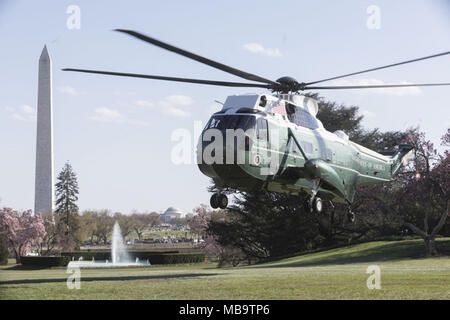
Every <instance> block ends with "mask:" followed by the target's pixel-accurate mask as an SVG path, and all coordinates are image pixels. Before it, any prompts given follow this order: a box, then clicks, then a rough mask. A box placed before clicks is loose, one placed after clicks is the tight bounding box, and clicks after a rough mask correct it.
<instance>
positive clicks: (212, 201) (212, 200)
mask: <svg viewBox="0 0 450 320" xmlns="http://www.w3.org/2000/svg"><path fill="white" fill-rule="evenodd" d="M209 204H210V205H211V208H213V209H217V208H218V207H219V194H217V193H214V194H213V195H212V196H211V198H210V199H209Z"/></svg>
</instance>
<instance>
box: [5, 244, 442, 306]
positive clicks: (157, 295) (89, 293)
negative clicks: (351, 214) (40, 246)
mask: <svg viewBox="0 0 450 320" xmlns="http://www.w3.org/2000/svg"><path fill="white" fill-rule="evenodd" d="M438 248H440V249H441V250H442V251H446V252H450V239H448V238H447V239H440V240H439V241H438ZM422 251H423V244H422V241H420V240H408V241H395V242H387V241H379V242H371V243H365V244H359V245H355V246H350V247H346V248H339V249H333V250H329V251H324V252H320V253H313V254H308V255H302V256H297V257H293V258H289V259H284V260H280V261H277V262H271V263H266V264H260V265H254V266H248V267H240V268H225V269H219V268H216V267H215V265H210V264H197V265H177V266H155V267H148V268H147V267H145V268H139V269H134V268H127V269H103V270H99V269H97V270H94V269H90V270H86V269H84V270H81V277H82V279H81V289H80V290H69V289H68V288H67V286H66V279H67V276H68V275H67V274H66V270H65V269H58V268H54V269H45V270H25V269H17V268H12V266H7V267H3V268H2V269H0V299H450V258H449V257H439V258H428V259H425V258H422V257H421V253H422ZM374 264H375V265H378V266H380V268H381V289H380V290H369V289H368V288H367V287H366V281H367V278H368V276H369V275H368V274H366V269H367V267H368V266H369V265H374Z"/></svg>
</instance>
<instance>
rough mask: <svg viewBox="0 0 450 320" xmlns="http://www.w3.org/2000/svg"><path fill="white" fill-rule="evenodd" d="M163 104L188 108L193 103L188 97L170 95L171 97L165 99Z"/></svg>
mask: <svg viewBox="0 0 450 320" xmlns="http://www.w3.org/2000/svg"><path fill="white" fill-rule="evenodd" d="M165 102H167V103H169V104H172V105H178V106H189V105H191V104H192V103H193V102H194V100H193V99H192V98H191V97H188V96H183V95H172V96H168V97H166V99H165Z"/></svg>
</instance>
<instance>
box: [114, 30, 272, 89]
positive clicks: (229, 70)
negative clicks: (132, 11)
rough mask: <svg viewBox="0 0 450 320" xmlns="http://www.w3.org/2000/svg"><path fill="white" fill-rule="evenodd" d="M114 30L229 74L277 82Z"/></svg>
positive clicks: (142, 36) (149, 39) (136, 35)
mask: <svg viewBox="0 0 450 320" xmlns="http://www.w3.org/2000/svg"><path fill="white" fill-rule="evenodd" d="M114 31H118V32H122V33H126V34H128V35H130V36H132V37H135V38H137V39H140V40H142V41H145V42H147V43H150V44H153V45H155V46H157V47H160V48H163V49H166V50H168V51H171V52H174V53H177V54H179V55H182V56H184V57H187V58H190V59H193V60H195V61H198V62H200V63H203V64H206V65H208V66H210V67H213V68H216V69H219V70H222V71H224V72H227V73H231V74H233V75H235V76H238V77H240V78H243V79H246V80H250V81H257V82H262V83H267V84H271V85H277V83H276V82H273V81H272V80H269V79H265V78H262V77H260V76H257V75H255V74H252V73H247V72H244V71H241V70H239V69H235V68H232V67H230V66H227V65H225V64H222V63H220V62H217V61H213V60H210V59H208V58H204V57H201V56H199V55H197V54H195V53H192V52H189V51H186V50H183V49H180V48H177V47H175V46H172V45H170V44H168V43H165V42H162V41H159V40H156V39H154V38H151V37H149V36H146V35H143V34H142V33H139V32H136V31H133V30H125V29H115V30H114Z"/></svg>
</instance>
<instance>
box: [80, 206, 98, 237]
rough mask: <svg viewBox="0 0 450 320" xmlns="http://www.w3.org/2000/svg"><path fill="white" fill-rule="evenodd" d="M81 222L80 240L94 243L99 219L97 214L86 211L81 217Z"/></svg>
mask: <svg viewBox="0 0 450 320" xmlns="http://www.w3.org/2000/svg"><path fill="white" fill-rule="evenodd" d="M79 222H80V230H81V232H80V238H81V239H82V240H89V241H90V242H91V243H93V242H94V237H95V236H96V233H97V224H98V217H97V212H96V211H92V210H85V211H83V212H82V214H81V215H80V217H79Z"/></svg>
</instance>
